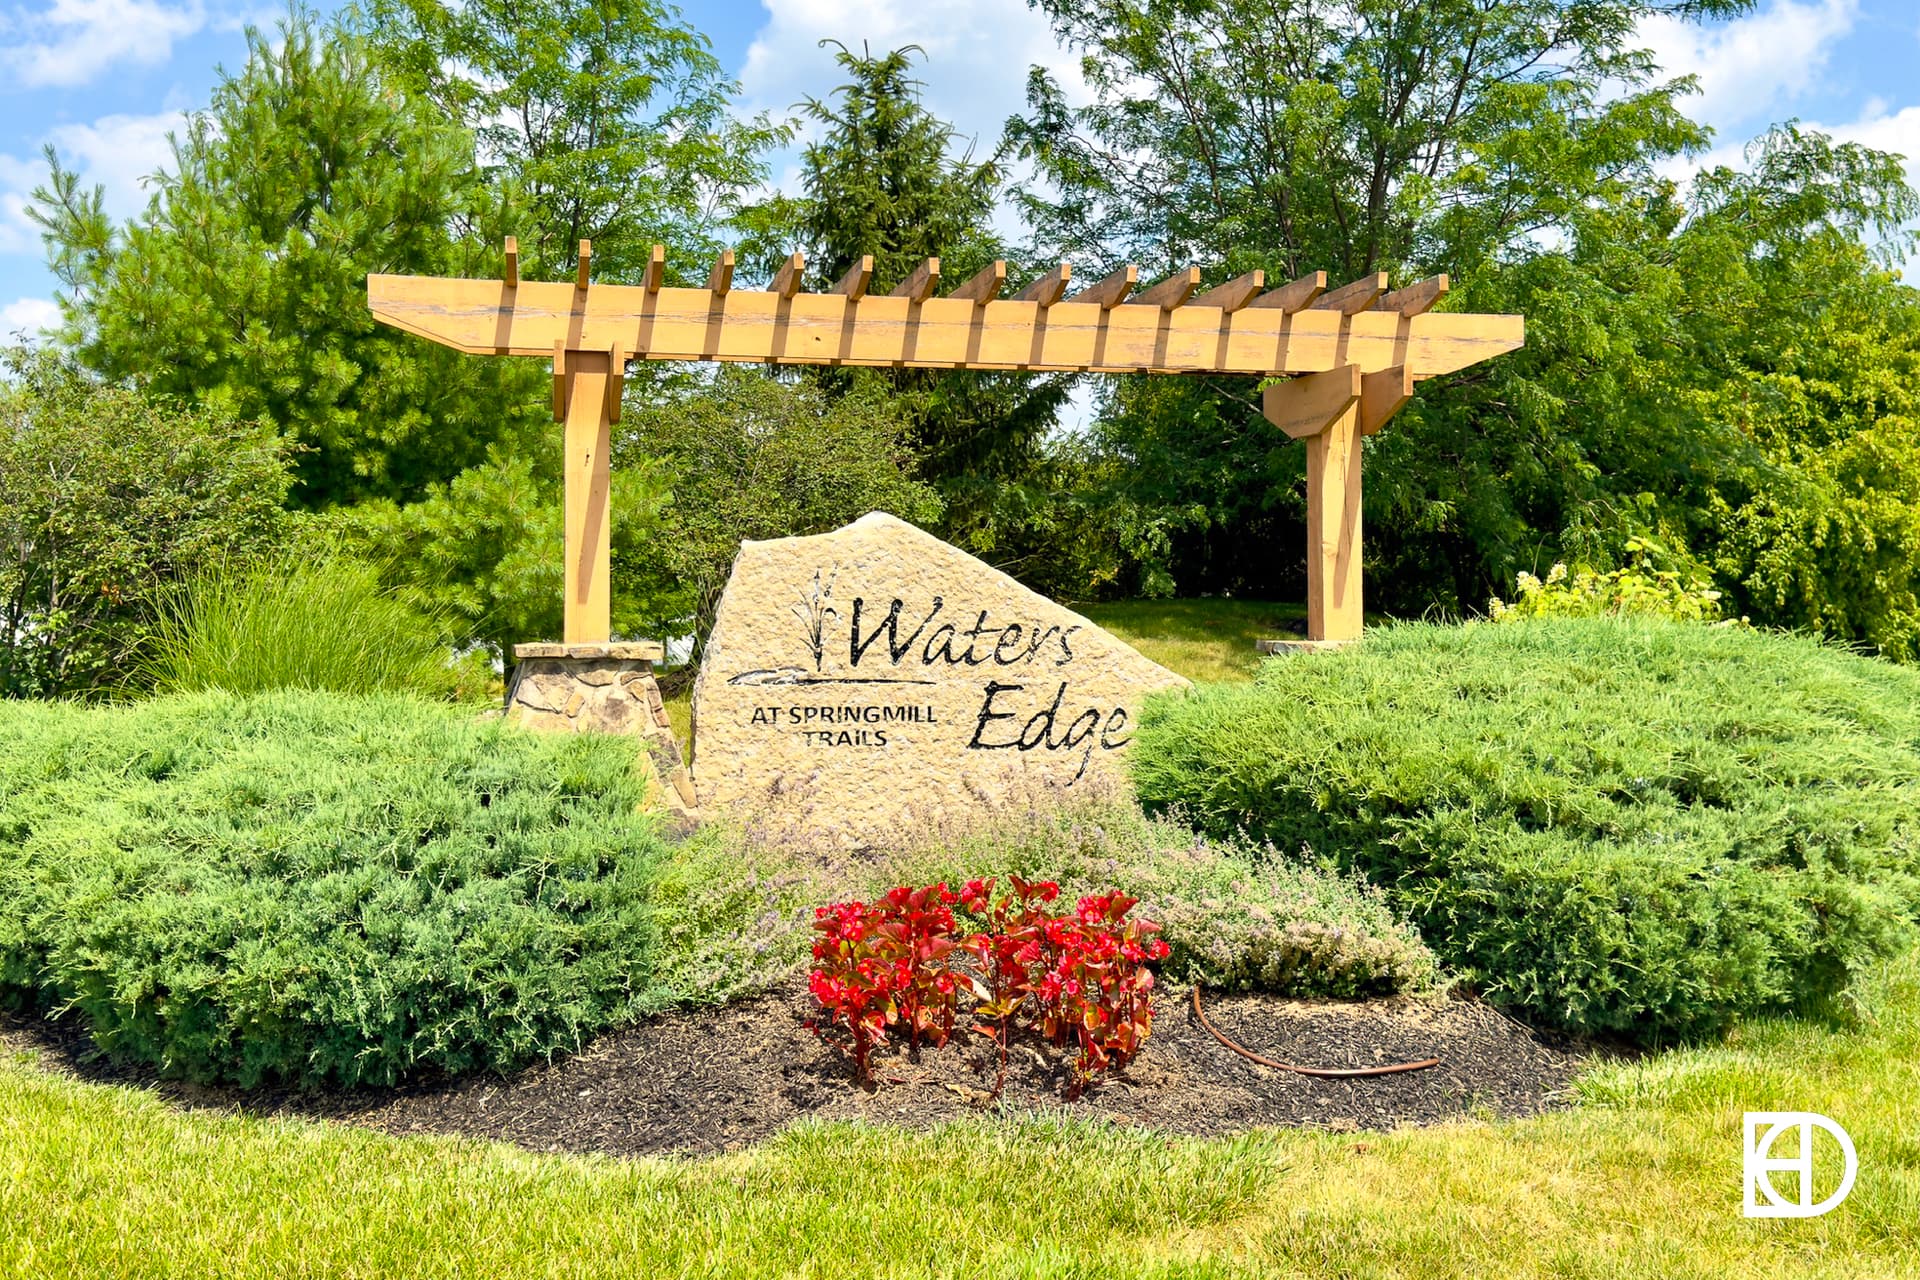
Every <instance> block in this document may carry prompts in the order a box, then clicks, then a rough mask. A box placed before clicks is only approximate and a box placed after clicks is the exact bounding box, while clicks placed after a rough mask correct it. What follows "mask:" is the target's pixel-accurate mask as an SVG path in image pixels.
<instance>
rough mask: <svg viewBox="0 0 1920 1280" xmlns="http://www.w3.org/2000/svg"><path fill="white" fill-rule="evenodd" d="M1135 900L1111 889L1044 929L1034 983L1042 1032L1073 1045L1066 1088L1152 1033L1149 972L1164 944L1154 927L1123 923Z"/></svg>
mask: <svg viewBox="0 0 1920 1280" xmlns="http://www.w3.org/2000/svg"><path fill="white" fill-rule="evenodd" d="M1138 902H1139V899H1137V898H1131V897H1128V896H1127V895H1126V894H1124V893H1121V892H1119V891H1118V890H1115V891H1114V892H1112V893H1105V894H1097V895H1092V896H1089V897H1085V898H1082V899H1080V902H1079V904H1078V905H1077V906H1076V907H1075V908H1074V912H1073V914H1072V915H1070V916H1061V917H1059V918H1056V919H1053V920H1049V921H1048V922H1047V923H1046V925H1045V927H1044V934H1045V945H1044V948H1043V950H1044V951H1045V953H1046V955H1047V958H1048V960H1049V962H1050V963H1049V966H1048V968H1047V971H1046V973H1045V974H1044V975H1043V976H1042V977H1041V978H1040V980H1039V982H1038V983H1036V984H1035V987H1034V995H1035V997H1036V999H1037V1001H1038V1004H1039V1015H1040V1016H1039V1024H1040V1031H1041V1034H1043V1035H1045V1036H1047V1037H1048V1038H1049V1039H1051V1040H1052V1041H1053V1042H1054V1043H1055V1044H1066V1043H1068V1042H1072V1043H1073V1044H1074V1045H1075V1046H1076V1048H1077V1049H1078V1054H1077V1056H1076V1057H1075V1059H1074V1084H1073V1089H1072V1093H1073V1094H1076V1095H1077V1094H1078V1093H1080V1092H1081V1090H1083V1089H1085V1088H1086V1087H1087V1086H1088V1085H1089V1084H1091V1083H1092V1082H1093V1081H1094V1079H1095V1078H1096V1077H1098V1076H1099V1075H1101V1074H1102V1073H1104V1072H1106V1071H1109V1070H1113V1069H1115V1068H1118V1067H1124V1066H1126V1065H1127V1063H1129V1062H1131V1061H1133V1058H1134V1055H1135V1054H1137V1053H1139V1052H1140V1049H1141V1046H1142V1045H1143V1044H1145V1042H1146V1039H1147V1037H1148V1036H1150V1035H1152V1034H1153V970H1151V969H1149V968H1148V967H1147V962H1148V961H1149V960H1162V959H1165V958H1166V955H1167V950H1168V948H1167V944H1166V943H1165V942H1164V941H1163V940H1161V939H1160V938H1157V937H1155V936H1154V935H1155V934H1157V933H1159V932H1160V926H1159V925H1157V924H1154V923H1152V922H1151V921H1147V920H1129V919H1127V918H1126V917H1127V913H1128V912H1129V911H1131V910H1133V908H1134V906H1135V905H1136V904H1137V903H1138Z"/></svg>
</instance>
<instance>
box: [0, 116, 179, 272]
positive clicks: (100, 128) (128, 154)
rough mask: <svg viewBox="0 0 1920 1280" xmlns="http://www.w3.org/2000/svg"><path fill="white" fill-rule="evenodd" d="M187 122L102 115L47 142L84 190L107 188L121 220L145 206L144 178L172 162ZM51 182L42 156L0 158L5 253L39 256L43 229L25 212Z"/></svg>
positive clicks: (0, 231) (61, 129)
mask: <svg viewBox="0 0 1920 1280" xmlns="http://www.w3.org/2000/svg"><path fill="white" fill-rule="evenodd" d="M185 123H186V116H185V115H184V114H183V113H182V112H178V111H162V112H159V113H157V114H155V115H150V116H135V115H111V116H102V117H100V119H98V120H95V121H94V122H93V123H92V124H63V125H56V126H55V127H54V128H53V129H52V130H51V131H50V132H49V133H48V134H47V138H46V140H47V141H49V142H51V143H53V144H54V146H55V147H56V148H57V149H58V150H59V152H60V162H61V163H62V164H64V165H66V166H67V167H68V168H70V169H72V170H73V171H74V172H75V173H77V174H78V175H79V176H80V185H81V187H82V189H85V190H91V189H92V187H93V186H94V185H95V184H99V185H101V186H103V187H105V188H106V208H107V212H108V213H109V214H110V215H111V216H112V217H113V218H115V219H116V220H118V219H122V218H126V217H129V216H131V215H133V214H135V213H137V212H139V211H140V210H141V209H143V208H144V207H146V203H147V192H146V190H145V188H144V186H143V183H142V180H143V179H144V178H146V177H147V176H148V175H149V174H152V173H153V172H154V171H155V170H157V169H160V168H162V167H163V166H165V165H166V164H167V163H168V162H169V161H170V160H171V159H172V158H173V152H172V150H171V149H170V148H169V146H168V145H167V134H168V133H169V132H170V131H175V130H179V129H181V128H182V127H183V126H184V125H185ZM46 180H47V169H46V165H45V163H44V162H43V161H42V160H41V158H40V157H39V156H38V155H34V156H31V157H29V158H26V159H21V158H20V157H17V156H9V155H0V253H33V254H38V253H39V252H40V249H41V244H40V228H39V226H38V225H37V224H36V223H34V222H33V221H32V220H30V219H29V218H28V217H27V212H26V211H27V205H28V203H29V202H30V200H31V196H32V192H33V189H34V188H35V187H36V186H39V185H40V184H42V183H44V182H45V181H46Z"/></svg>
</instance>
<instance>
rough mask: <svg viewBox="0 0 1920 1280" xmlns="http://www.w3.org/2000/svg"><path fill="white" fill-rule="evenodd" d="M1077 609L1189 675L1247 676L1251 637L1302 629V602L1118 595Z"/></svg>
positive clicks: (1256, 656)
mask: <svg viewBox="0 0 1920 1280" xmlns="http://www.w3.org/2000/svg"><path fill="white" fill-rule="evenodd" d="M1078 608H1079V610H1080V612H1081V613H1083V614H1085V615H1086V616H1087V617H1088V618H1090V619H1092V620H1093V621H1094V622H1097V623H1099V624H1100V625H1101V626H1103V627H1105V628H1106V629H1107V630H1109V631H1111V632H1113V634H1115V635H1117V636H1119V637H1120V638H1121V639H1122V640H1125V641H1126V642H1127V643H1128V644H1130V645H1132V646H1133V647H1134V648H1136V649H1138V650H1139V651H1140V652H1141V653H1143V654H1145V655H1146V656H1147V657H1149V658H1151V659H1153V660H1154V661H1155V662H1157V663H1159V664H1160V665H1161V666H1163V667H1166V668H1167V669H1169V670H1171V671H1177V672H1179V673H1180V674H1181V675H1183V676H1185V677H1186V678H1187V679H1189V680H1194V681H1218V680H1251V679H1253V673H1254V669H1255V668H1256V667H1258V666H1259V665H1260V661H1261V658H1262V655H1261V653H1260V651H1259V650H1257V649H1255V648H1254V647H1253V646H1254V641H1256V640H1276V639H1286V638H1288V637H1295V638H1297V637H1299V636H1301V635H1304V634H1305V630H1304V626H1303V624H1304V622H1305V619H1306V616H1307V610H1306V606H1305V605H1299V604H1273V603H1270V602H1267V601H1260V600H1119V601H1115V602H1113V603H1110V604H1089V605H1080V606H1078Z"/></svg>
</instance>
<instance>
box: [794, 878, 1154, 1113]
mask: <svg viewBox="0 0 1920 1280" xmlns="http://www.w3.org/2000/svg"><path fill="white" fill-rule="evenodd" d="M1007 880H1008V883H1009V884H1010V885H1011V886H1012V892H1011V893H1007V894H1002V895H1001V896H999V897H995V896H994V883H995V882H994V881H992V880H970V881H968V882H967V884H966V885H965V887H964V888H962V889H960V890H959V891H957V892H956V891H954V890H950V889H948V888H947V886H946V884H945V883H944V882H943V883H941V884H936V885H928V886H927V887H926V888H924V889H912V888H908V887H905V886H902V887H900V888H897V889H893V890H891V891H889V892H888V893H887V894H886V896H885V897H884V898H882V899H881V900H880V901H878V902H875V903H873V904H871V905H869V904H867V903H863V902H842V903H836V904H834V905H833V906H830V907H821V908H820V909H819V910H818V911H817V912H815V913H814V914H815V920H814V929H815V930H817V931H818V932H819V934H820V935H821V936H820V937H819V939H818V940H817V941H816V942H815V943H814V946H813V956H814V959H815V961H817V962H818V963H817V966H816V967H815V969H814V971H813V973H812V975H811V986H812V988H813V994H814V996H815V998H816V999H818V1000H819V1001H820V1003H821V1004H823V1005H825V1006H826V1009H827V1012H828V1015H829V1022H830V1023H832V1024H835V1025H838V1026H840V1027H843V1028H845V1030H846V1033H847V1043H848V1048H849V1051H850V1052H851V1053H852V1055H853V1060H854V1069H855V1071H856V1073H857V1074H858V1075H859V1077H860V1079H861V1080H862V1081H865V1082H869V1083H870V1082H871V1081H872V1078H873V1077H872V1067H871V1057H872V1051H873V1048H874V1046H876V1045H879V1044H884V1043H885V1042H886V1040H887V1036H888V1032H889V1029H890V1028H893V1027H896V1026H899V1025H902V1024H904V1025H905V1027H906V1028H907V1035H908V1041H909V1044H910V1046H912V1047H915V1048H917V1047H918V1045H919V1042H920V1038H921V1037H922V1036H925V1037H926V1038H927V1039H929V1040H930V1041H932V1042H933V1043H934V1044H935V1045H936V1046H937V1045H942V1044H945V1043H946V1041H947V1038H948V1036H949V1035H951V1033H952V1031H953V1022H954V1013H955V993H956V990H957V989H958V987H959V986H962V985H964V986H965V987H966V989H967V990H968V991H970V992H971V993H972V994H973V996H974V998H975V1000H976V1001H977V1003H976V1005H975V1007H974V1010H973V1015H974V1018H975V1019H976V1021H975V1024H974V1030H975V1031H976V1032H977V1033H979V1034H980V1035H983V1036H985V1037H987V1038H988V1039H989V1040H992V1041H993V1042H994V1045H995V1047H996V1048H997V1049H998V1051H999V1075H998V1078H997V1079H996V1082H995V1085H994V1092H995V1093H996V1094H998V1093H1000V1092H1001V1091H1002V1090H1003V1089H1004V1088H1005V1087H1006V1079H1007V1045H1008V1040H1009V1037H1010V1035H1011V1034H1012V1032H1013V1030H1014V1029H1015V1028H1016V1027H1021V1026H1025V1027H1031V1028H1032V1029H1033V1030H1035V1031H1036V1032H1038V1033H1039V1034H1041V1035H1043V1036H1045V1037H1046V1038H1047V1039H1049V1040H1051V1041H1053V1042H1054V1043H1055V1044H1058V1045H1068V1044H1072V1045H1073V1046H1074V1047H1075V1050H1076V1056H1075V1059H1074V1064H1073V1083H1072V1085H1071V1090H1070V1096H1078V1095H1079V1094H1080V1093H1081V1092H1083V1091H1084V1090H1085V1089H1086V1088H1087V1087H1088V1086H1089V1085H1091V1084H1092V1083H1093V1082H1094V1081H1095V1080H1096V1079H1097V1078H1098V1077H1099V1076H1100V1075H1101V1074H1103V1073H1105V1072H1107V1071H1110V1070H1114V1069H1117V1068H1119V1067H1124V1066H1125V1065H1126V1064H1127V1063H1128V1062H1131V1061H1132V1060H1133V1058H1134V1056H1135V1055H1136V1054H1138V1053H1139V1052H1140V1048H1141V1046H1142V1045H1143V1044H1144V1043H1145V1041H1146V1039H1147V1037H1148V1036H1149V1035H1150V1034H1152V1031H1153V972H1152V970H1151V969H1149V968H1148V967H1147V965H1148V963H1149V962H1150V961H1153V960H1159V959H1163V958H1164V957H1165V956H1166V954H1167V944H1166V943H1165V942H1163V941H1161V940H1160V939H1159V938H1158V937H1156V936H1154V935H1156V934H1157V933H1159V931H1160V926H1159V925H1157V924H1153V923H1151V922H1149V921H1145V920H1137V919H1129V918H1128V913H1129V912H1130V911H1132V909H1133V908H1134V906H1135V905H1136V904H1137V901H1138V900H1137V899H1135V898H1131V897H1128V896H1127V895H1126V894H1124V893H1120V892H1118V891H1117V890H1116V891H1115V892H1112V893H1106V894H1098V895H1094V896H1090V897H1085V898H1082V899H1080V901H1079V903H1078V904H1077V905H1076V907H1075V908H1074V910H1073V912H1072V913H1070V914H1065V915H1056V914H1054V913H1053V911H1052V910H1050V908H1049V904H1051V903H1052V902H1053V901H1054V900H1055V899H1056V898H1058V897H1059V896H1060V886H1059V885H1058V884H1056V883H1054V882H1053V881H1051V880H1035V881H1030V880H1022V879H1021V878H1020V877H1019V876H1009V877H1007ZM955 905H958V906H960V907H961V909H962V910H964V911H965V912H966V913H967V914H968V915H969V916H971V917H972V918H973V919H974V920H976V921H978V922H979V924H980V926H981V927H980V928H979V929H978V930H976V931H975V932H972V933H969V934H967V935H966V936H965V937H957V936H956V924H955V920H954V914H953V910H952V908H953V907H954V906H955ZM956 952H959V953H961V954H964V955H965V956H967V957H970V958H971V960H972V962H973V963H972V971H971V972H967V971H962V970H959V969H956V968H955V967H954V966H953V959H954V958H955V953H956Z"/></svg>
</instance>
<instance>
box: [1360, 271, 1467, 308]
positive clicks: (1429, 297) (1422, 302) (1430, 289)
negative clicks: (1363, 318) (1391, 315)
mask: <svg viewBox="0 0 1920 1280" xmlns="http://www.w3.org/2000/svg"><path fill="white" fill-rule="evenodd" d="M1448 287H1449V286H1448V284H1447V278H1446V277H1445V276H1444V275H1438V276H1433V277H1431V278H1430V279H1426V280H1422V281H1421V282H1420V283H1419V284H1410V285H1408V286H1407V287H1406V288H1404V289H1395V290H1394V291H1393V292H1392V293H1389V294H1385V295H1383V296H1382V297H1380V298H1379V299H1378V300H1377V301H1375V302H1374V304H1373V309H1374V310H1375V311H1392V312H1396V313H1398V314H1400V315H1403V316H1418V315H1425V314H1426V313H1427V312H1428V311H1431V310H1432V309H1433V305H1434V303H1436V302H1438V301H1440V299H1442V298H1444V297H1446V296H1447V289H1448Z"/></svg>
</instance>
